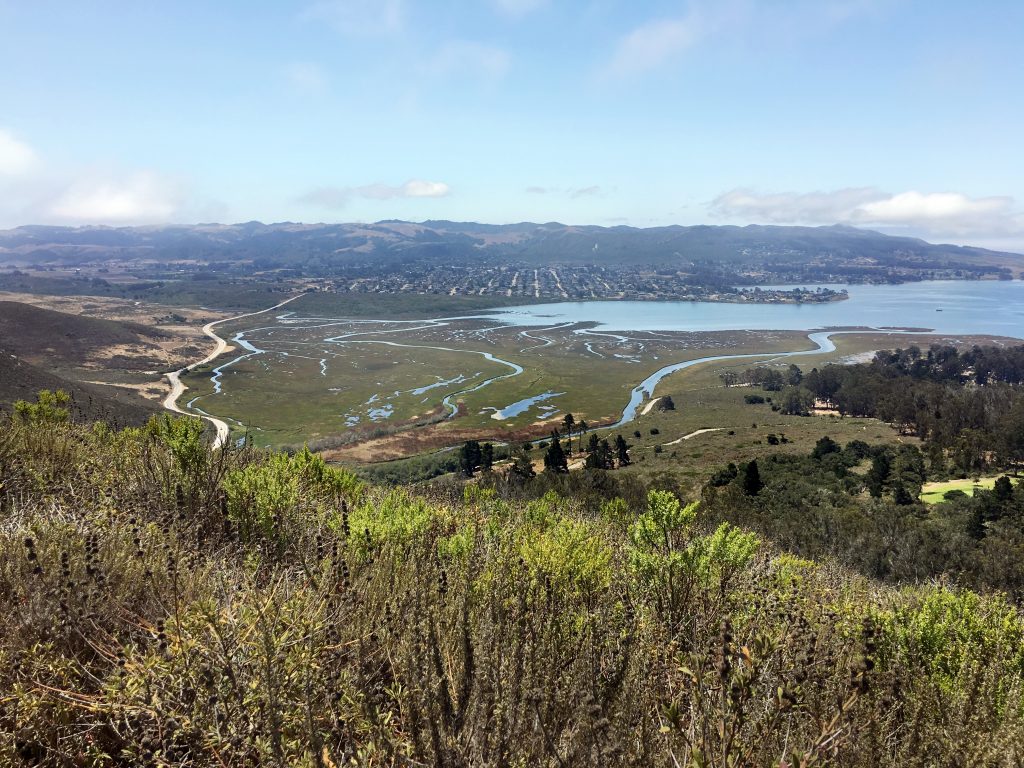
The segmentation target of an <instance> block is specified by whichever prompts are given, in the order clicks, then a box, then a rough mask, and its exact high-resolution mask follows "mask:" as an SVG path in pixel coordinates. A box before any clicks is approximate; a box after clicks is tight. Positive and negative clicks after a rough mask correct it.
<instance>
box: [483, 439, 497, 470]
mask: <svg viewBox="0 0 1024 768" xmlns="http://www.w3.org/2000/svg"><path fill="white" fill-rule="evenodd" d="M493 466H494V445H493V444H492V443H484V444H483V445H481V446H480V469H482V470H483V471H484V472H490V471H491V467H493Z"/></svg>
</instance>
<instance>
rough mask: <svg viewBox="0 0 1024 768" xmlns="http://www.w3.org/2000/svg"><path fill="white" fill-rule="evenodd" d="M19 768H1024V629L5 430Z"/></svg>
mask: <svg viewBox="0 0 1024 768" xmlns="http://www.w3.org/2000/svg"><path fill="white" fill-rule="evenodd" d="M0 521H2V525H0V764H4V765H18V764H25V765H52V766H58V765H90V766H103V765H173V766H178V765H181V766H186V765H187V766H226V765H230V766H258V765H277V766H284V765H300V766H301V765H304V766H318V767H320V768H323V767H324V766H341V765H367V766H369V765H428V764H429V765H480V766H489V765H495V766H498V765H531V766H532V765H537V766H583V765H587V766H590V765H602V766H652V765H653V766H683V765H687V766H711V765H715V766H740V765H787V766H788V765H802V766H810V765H840V766H879V765H882V766H897V765H898V766H912V765H917V766H926V765H940V764H962V765H967V764H969V765H972V766H981V765H992V766H997V765H1015V764H1018V763H1019V761H1020V760H1021V759H1022V757H1024V754H1022V746H1021V745H1022V744H1024V685H1022V681H1024V651H1022V647H1024V645H1022V640H1024V620H1022V617H1021V615H1020V613H1019V611H1018V610H1017V609H1016V608H1015V607H1013V606H1012V605H1011V604H1010V603H1009V602H1008V601H1007V600H1005V599H1004V598H1002V597H1000V596H999V595H997V594H992V595H981V594H978V593H975V592H970V591H965V590H960V589H954V588H950V587H947V586H939V585H929V586H916V587H902V588H900V587H896V586H886V585H880V584H878V583H875V582H872V581H869V580H867V579H864V578H862V577H859V576H856V575H853V574H852V573H850V572H848V571H846V570H843V569H842V568H840V567H838V566H835V565H830V564H828V563H819V564H816V563H814V562H811V561H807V560H802V559H798V558H796V557H794V556H792V555H788V554H786V553H784V552H779V551H776V550H775V549H773V547H772V546H771V545H770V543H769V542H767V541H764V540H761V539H759V538H758V537H756V536H755V535H754V534H752V533H748V532H745V531H743V530H741V529H738V528H734V527H730V526H729V525H721V526H718V527H715V526H712V525H709V524H708V523H707V521H706V519H705V516H704V513H703V511H702V509H701V507H700V506H699V505H697V504H685V503H683V502H681V501H680V500H679V499H678V498H676V497H675V496H673V495H672V494H670V493H667V492H664V491H652V492H650V493H649V494H648V495H647V497H646V498H645V499H644V501H643V503H642V504H639V505H637V506H636V507H635V508H631V506H630V505H629V504H627V503H626V502H624V501H622V500H613V501H606V502H604V503H602V504H600V505H598V506H596V507H590V506H588V505H587V504H586V503H583V502H581V501H580V500H575V499H573V498H563V497H559V496H557V495H555V494H548V495H546V496H544V497H543V498H541V499H539V500H533V501H510V500H505V499H502V498H501V497H500V496H499V495H498V494H495V493H493V492H488V491H485V490H483V489H481V488H480V487H478V486H477V485H475V484H472V483H470V484H467V485H466V487H465V494H464V497H463V499H462V500H458V501H452V500H451V499H450V498H444V497H440V496H438V497H434V496H431V495H430V494H429V493H416V492H414V491H413V490H411V489H402V488H383V487H374V486H370V485H367V484H365V483H364V482H362V481H360V480H359V479H358V478H356V477H355V476H353V475H351V474H349V473H348V472H346V471H344V470H341V469H337V468H332V467H329V466H327V465H325V464H324V463H323V462H322V461H321V460H320V459H319V458H318V457H317V456H315V455H312V454H310V453H309V452H306V451H302V452H298V453H296V454H294V455H287V454H271V453H264V452H258V451H255V450H252V449H242V450H232V451H225V452H220V451H218V452H210V451H209V450H208V449H207V448H206V447H205V445H204V443H203V441H202V434H201V427H200V426H199V425H198V422H196V421H194V420H178V421H176V420H172V419H170V418H168V417H166V416H164V417H161V418H159V419H155V420H154V421H153V422H151V423H150V424H149V425H148V426H147V427H145V428H141V429H127V430H123V431H114V430H111V429H110V428H108V427H106V426H105V425H103V424H98V425H95V426H92V427H86V426H82V425H75V424H72V423H70V422H68V421H67V420H66V419H65V418H64V414H62V413H61V411H60V409H59V408H36V409H31V408H24V409H22V411H21V412H20V413H19V416H18V417H17V418H16V419H13V420H9V421H6V422H5V423H3V424H2V426H0Z"/></svg>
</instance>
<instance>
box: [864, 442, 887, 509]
mask: <svg viewBox="0 0 1024 768" xmlns="http://www.w3.org/2000/svg"><path fill="white" fill-rule="evenodd" d="M891 470H892V462H891V461H890V459H889V454H888V452H887V451H884V450H883V451H879V452H878V453H876V454H875V457H874V458H873V459H872V460H871V469H869V470H868V472H867V475H865V477H864V481H865V483H866V485H867V487H868V493H870V494H871V495H872V496H874V497H875V498H876V499H880V498H882V491H883V490H884V489H885V483H886V481H887V480H888V479H889V473H890V471H891Z"/></svg>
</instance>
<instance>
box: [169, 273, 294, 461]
mask: <svg viewBox="0 0 1024 768" xmlns="http://www.w3.org/2000/svg"><path fill="white" fill-rule="evenodd" d="M304 295H305V294H302V293H298V294H296V295H294V296H289V297H288V298H287V299H285V300H284V301H281V302H278V303H277V304H275V305H274V306H272V307H267V308H266V309H261V310H259V311H258V312H246V313H245V314H242V315H234V316H233V317H225V318H221V319H220V320H214V321H213V322H212V323H207V324H206V325H204V326H203V333H204V334H206V335H207V336H209V337H210V338H211V339H213V341H214V343H215V345H216V346H214V348H213V351H212V352H211V353H210V354H208V355H207V356H206V357H204V358H203V359H202V360H197V361H196V362H194V363H191V364H190V365H186V366H185V367H184V368H179V369H178V370H176V371H171V372H170V373H168V374H167V381H168V383H170V385H171V391H170V393H168V395H167V397H165V398H164V402H163V406H164V408H166V409H167V410H168V411H171V412H172V413H177V414H180V415H182V416H194V417H196V418H199V419H205V420H206V421H208V422H210V423H211V424H212V425H213V427H214V429H216V430H217V436H216V438H214V441H213V447H214V449H217V448H223V447H224V444H225V443H226V442H227V440H228V435H229V434H230V430H229V428H228V424H227V422H226V421H222V420H221V419H218V418H217V417H215V416H209V415H206V414H203V415H200V414H196V413H191V412H189V411H183V410H182V409H181V408H180V407H179V406H178V398H180V397H181V396H182V394H183V393H184V392H185V390H186V389H188V387H186V386H185V384H184V383H183V382H182V380H181V376H182V374H184V373H186V372H187V371H191V370H195V369H196V368H199V367H201V366H204V365H206V364H207V363H211V362H213V361H214V360H216V359H217V358H218V357H219V356H220V355H222V354H224V352H225V351H226V350H227V348H228V343H227V341H225V340H224V339H222V338H221V337H220V336H218V335H217V334H216V333H215V332H214V330H213V329H214V328H215V327H216V326H218V325H221V324H222V323H228V322H231V321H233V320H242V319H243V318H246V317H255V316H256V315H262V314H265V313H267V312H273V311H274V310H275V309H279V308H281V307H283V306H284V305H285V304H287V303H288V302H290V301H295V299H297V298H299V297H300V296H304Z"/></svg>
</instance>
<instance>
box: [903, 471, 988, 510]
mask: <svg viewBox="0 0 1024 768" xmlns="http://www.w3.org/2000/svg"><path fill="white" fill-rule="evenodd" d="M998 477H999V476H998V475H996V476H995V477H982V478H980V479H977V480H975V479H974V478H965V479H963V480H946V481H944V482H941V483H925V485H924V487H923V488H922V489H921V501H923V502H924V503H925V504H938V503H939V502H940V501H944V500H945V498H944V496H945V494H946V493H948V492H949V491H963V492H964V493H966V494H967V495H968V496H973V495H974V491H975V490H976V489H978V488H982V489H984V490H989V489H991V488H992V486H993V485H995V482H996V480H997V479H998Z"/></svg>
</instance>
